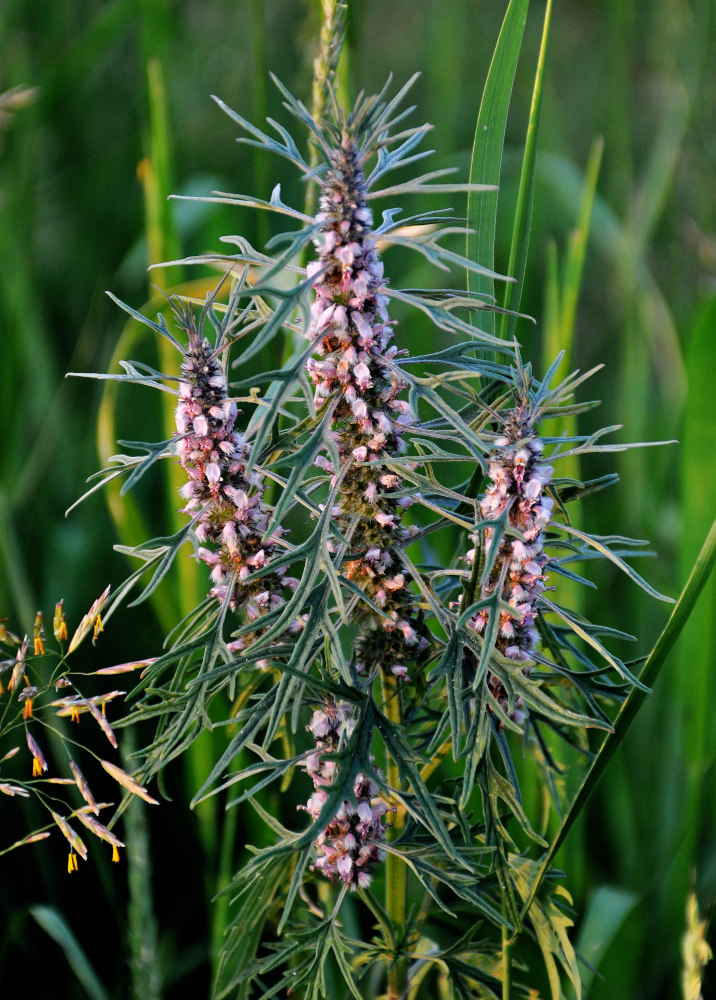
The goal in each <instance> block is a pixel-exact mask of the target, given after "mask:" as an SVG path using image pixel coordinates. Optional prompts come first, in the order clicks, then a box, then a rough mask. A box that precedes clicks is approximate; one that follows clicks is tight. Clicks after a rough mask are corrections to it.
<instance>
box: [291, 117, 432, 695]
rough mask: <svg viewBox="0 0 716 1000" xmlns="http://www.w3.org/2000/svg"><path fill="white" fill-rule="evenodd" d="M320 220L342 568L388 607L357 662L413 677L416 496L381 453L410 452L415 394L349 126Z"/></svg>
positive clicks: (369, 623)
mask: <svg viewBox="0 0 716 1000" xmlns="http://www.w3.org/2000/svg"><path fill="white" fill-rule="evenodd" d="M317 219H318V221H319V222H320V223H321V226H320V229H319V232H318V235H317V236H316V239H315V241H314V242H315V246H316V250H317V253H318V260H316V261H313V262H312V263H311V264H309V265H308V268H307V273H308V276H309V277H313V279H314V281H313V287H314V289H315V293H316V298H315V301H314V303H313V305H312V307H311V316H310V324H309V327H308V330H307V333H306V335H307V337H309V338H310V339H311V340H312V341H314V342H315V345H316V351H317V353H318V354H319V355H320V360H319V359H315V358H314V359H311V360H310V361H309V362H308V365H307V369H308V373H309V376H310V378H311V380H312V382H313V384H314V386H315V400H316V405H317V406H320V405H321V404H322V403H323V402H324V401H325V400H326V399H333V400H337V403H336V406H335V409H334V410H333V417H332V426H331V432H330V434H331V437H332V439H333V442H334V443H335V445H336V448H337V451H338V455H339V458H340V462H341V466H342V468H343V469H344V470H345V472H344V478H343V480H342V483H341V495H342V496H341V504H340V507H339V508H337V509H336V512H335V513H336V515H337V516H339V517H343V518H344V520H345V522H346V523H349V522H350V521H352V522H353V523H354V525H355V527H354V528H353V533H352V536H351V545H352V549H353V552H354V553H355V557H354V558H349V560H348V562H347V563H346V564H344V567H343V570H344V572H345V575H346V576H347V577H348V579H349V580H352V581H354V582H355V583H356V584H357V585H358V586H360V587H361V589H362V590H363V591H364V592H365V593H366V595H367V596H368V597H369V598H370V599H371V600H372V601H373V602H374V604H376V605H377V606H378V607H379V608H381V609H382V610H383V611H384V613H385V615H384V617H383V616H378V615H376V614H375V613H373V612H371V611H370V609H368V608H365V607H363V608H362V609H361V610H359V612H358V613H357V617H358V618H359V619H360V622H359V623H360V624H361V625H363V626H364V630H363V633H362V635H361V638H360V640H359V644H358V659H359V664H360V667H359V669H367V670H369V671H372V670H373V669H375V668H376V667H382V668H383V669H384V670H386V671H390V672H392V674H393V675H394V676H396V677H399V678H403V679H405V678H406V677H407V673H408V668H407V666H406V664H405V661H406V660H414V659H415V657H416V655H417V654H418V653H419V652H420V651H421V650H422V648H424V646H425V645H427V643H426V640H425V639H424V638H422V636H421V634H420V633H421V631H422V624H421V622H420V619H419V613H418V610H417V608H416V604H415V600H414V598H413V595H412V594H411V593H410V591H409V590H408V588H407V580H406V576H405V574H404V572H403V571H402V568H401V564H400V560H399V556H398V551H399V549H400V548H401V547H402V546H404V545H405V544H406V543H407V542H408V541H409V540H410V539H411V538H413V537H414V535H415V534H416V532H417V529H416V528H414V527H405V526H403V524H402V514H403V511H404V510H405V509H406V508H407V507H409V506H410V504H411V503H412V502H413V499H412V498H410V497H407V496H402V497H401V496H396V493H399V492H400V489H401V487H402V479H401V477H400V476H399V475H396V474H395V473H394V472H392V471H390V470H387V469H386V468H385V466H383V465H381V460H382V459H385V458H386V457H390V456H391V455H399V454H401V453H402V452H403V451H404V450H405V445H404V442H403V432H404V430H405V428H406V427H409V426H410V425H411V424H412V423H413V422H414V417H413V415H412V414H411V411H410V406H409V404H408V403H407V401H405V400H403V399H399V398H398V397H399V394H400V392H401V390H403V389H404V388H405V383H404V380H403V379H402V378H401V375H400V372H399V371H398V370H397V368H396V367H395V365H394V364H393V361H394V359H395V358H396V356H397V355H398V354H399V352H398V349H397V347H396V346H395V345H394V344H391V341H392V339H393V332H392V325H393V324H392V323H391V321H390V319H389V317H388V312H387V308H386V303H387V297H386V295H385V294H384V293H383V291H382V289H384V277H383V264H382V262H381V260H380V258H379V256H378V254H377V251H376V247H375V239H374V238H373V237H372V235H371V227H372V216H371V213H370V210H369V209H368V207H367V205H366V186H365V181H364V179H363V171H362V167H361V157H360V154H359V151H358V149H357V147H356V144H355V141H354V139H353V138H352V137H351V136H350V135H348V134H344V136H343V141H342V143H341V145H340V147H338V148H337V149H336V150H335V151H334V152H333V154H332V162H331V169H330V170H329V171H327V173H326V174H325V176H324V177H323V179H322V184H321V203H320V212H319V214H318V216H317ZM363 463H370V464H363ZM316 464H317V465H318V466H319V467H320V468H323V469H325V470H326V471H327V472H329V473H331V474H334V475H335V473H336V472H337V471H338V470H336V469H334V468H333V465H332V464H331V462H330V461H329V460H328V459H327V458H326V457H325V456H323V455H321V456H319V458H318V459H317V461H316Z"/></svg>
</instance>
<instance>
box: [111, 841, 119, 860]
mask: <svg viewBox="0 0 716 1000" xmlns="http://www.w3.org/2000/svg"><path fill="white" fill-rule="evenodd" d="M112 861H119V848H118V847H117V845H116V844H112Z"/></svg>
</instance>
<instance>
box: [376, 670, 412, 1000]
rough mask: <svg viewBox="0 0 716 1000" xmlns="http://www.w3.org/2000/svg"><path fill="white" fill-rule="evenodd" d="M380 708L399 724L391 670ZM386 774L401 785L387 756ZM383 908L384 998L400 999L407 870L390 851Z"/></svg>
mask: <svg viewBox="0 0 716 1000" xmlns="http://www.w3.org/2000/svg"><path fill="white" fill-rule="evenodd" d="M382 687H383V702H384V704H383V709H384V711H385V714H386V716H387V718H388V719H389V720H390V722H392V723H393V724H394V725H396V726H400V725H402V721H403V712H402V706H401V701H400V689H399V687H398V680H397V678H395V677H393V676H392V674H387V673H383V674H382ZM387 778H388V784H389V785H390V787H391V788H395V789H400V787H401V782H400V771H399V769H398V765H397V763H396V762H395V761H394V760H392V758H390V757H388V762H387ZM404 824H405V811H404V810H402V809H397V810H396V812H395V813H394V814H393V824H392V827H391V829H390V830H389V832H388V839H389V841H390V842H391V843H393V842H394V841H396V840H397V839H398V838H399V837H400V834H401V833H402V831H403V826H404ZM385 909H386V912H387V914H388V916H389V917H390V920H391V923H392V925H393V937H394V941H395V943H396V947H395V961H394V964H393V966H392V968H391V969H390V972H389V974H388V994H387V1000H401V998H403V997H405V996H406V995H407V988H408V959H407V956H406V955H405V954H399V953H398V952H399V949H400V946H401V942H402V941H403V935H404V930H405V920H406V916H407V910H408V880H407V871H406V868H405V865H404V864H403V862H402V860H401V859H400V858H399V857H398V856H397V855H395V854H393V853H390V854H388V857H387V859H386V864H385Z"/></svg>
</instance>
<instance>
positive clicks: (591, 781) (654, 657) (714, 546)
mask: <svg viewBox="0 0 716 1000" xmlns="http://www.w3.org/2000/svg"><path fill="white" fill-rule="evenodd" d="M715 562H716V521H714V522H713V524H712V525H711V530H710V531H709V534H708V536H707V538H706V541H705V542H704V544H703V547H702V549H701V552H700V553H699V557H698V559H697V560H696V562H695V564H694V567H693V569H692V570H691V575H690V576H689V579H688V580H687V581H686V585H685V586H684V589H683V590H682V592H681V596H680V597H679V600H678V601H677V603H676V605H675V607H674V610H673V611H672V613H671V616H670V618H669V620H668V622H667V623H666V626H665V628H664V630H663V632H662V633H661V635H660V636H659V638H658V640H657V642H656V645H655V646H654V648H653V649H652V651H651V653H650V654H649V657H648V658H647V660H646V663H645V664H644V667H643V669H642V671H641V673H640V674H639V680H640V682H641V683H642V684H643V685H644V686H645V687H651V686H652V685H653V683H654V681H655V680H656V678H657V676H658V674H659V671H660V670H661V668H662V667H663V665H664V663H665V661H666V659H667V657H668V655H669V653H670V652H671V650H672V647H673V645H674V643H675V642H676V640H677V639H678V638H679V635H680V634H681V631H682V629H683V628H684V626H685V625H686V622H687V621H688V619H689V615H690V614H691V612H692V610H693V607H694V604H695V603H696V601H697V599H698V597H699V595H700V594H701V592H702V590H703V589H704V586H705V584H706V582H707V580H708V578H709V574H710V573H711V570H712V569H713V566H714V563H715ZM646 697H647V694H646V692H645V691H644V690H642V689H641V688H634V689H633V690H632V691H631V692H630V694H629V696H628V697H627V699H626V701H625V702H624V704H623V705H622V707H621V710H620V711H619V714H618V716H617V718H616V721H615V723H614V731H613V732H611V733H609V734H608V735H607V737H606V739H605V740H604V742H603V743H602V745H601V747H600V749H599V753H598V754H597V756H596V757H595V758H594V761H593V763H592V766H591V767H590V769H589V771H588V772H587V775H586V777H585V778H584V781H583V782H582V784H581V786H580V788H579V791H578V792H577V795H576V796H575V798H574V801H573V802H572V804H571V806H570V807H569V810H568V812H567V813H566V814H565V817H564V819H563V820H562V823H561V825H560V827H559V830H558V831H557V835H556V836H555V838H554V840H553V841H552V843H551V844H550V847H549V850H548V851H547V853H546V855H545V857H544V859H543V861H542V864H541V866H540V871H539V875H538V877H537V878H536V879H535V882H534V884H533V886H532V890H531V892H530V895H529V898H528V899H527V900H526V902H525V905H524V908H523V916H524V915H525V914H526V913H527V911H528V910H529V908H530V905H531V904H532V900H533V899H534V897H535V894H536V892H537V889H538V887H539V884H540V882H541V880H542V878H543V876H544V874H545V873H546V872H547V870H548V869H549V866H550V864H551V862H552V860H553V858H554V856H555V854H556V853H557V851H558V850H559V848H560V846H561V845H562V842H563V841H564V838H565V837H566V836H567V834H568V833H569V831H570V829H571V828H572V826H573V825H574V822H575V820H576V819H577V817H578V816H579V814H580V813H581V811H582V809H583V808H584V806H585V805H586V804H587V801H588V800H589V797H590V796H591V794H592V792H593V791H594V789H595V788H596V787H597V785H598V783H599V781H600V779H601V777H602V775H603V774H604V772H605V770H606V769H607V766H608V765H609V762H610V760H611V759H612V757H613V756H614V754H615V753H616V751H617V749H618V748H619V745H620V744H621V742H622V741H623V739H624V737H625V735H626V733H627V730H628V729H629V727H630V726H631V724H632V722H633V721H634V717H635V715H636V713H637V712H638V710H639V709H640V708H641V705H642V704H643V702H644V700H645V698H646Z"/></svg>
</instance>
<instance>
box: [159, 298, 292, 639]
mask: <svg viewBox="0 0 716 1000" xmlns="http://www.w3.org/2000/svg"><path fill="white" fill-rule="evenodd" d="M182 322H183V324H184V325H185V328H186V332H187V334H188V337H189V342H188V346H187V348H186V350H185V352H184V356H183V360H182V365H181V376H182V378H181V382H180V387H179V388H180V399H179V404H178V406H177V410H176V427H177V442H176V449H177V454H178V456H179V461H180V462H181V465H182V467H183V468H184V470H185V472H186V474H187V478H188V482H187V483H186V485H185V486H184V487H182V490H181V495H182V497H183V498H184V499H185V500H186V501H187V503H186V506H185V507H184V510H183V513H186V514H189V515H191V516H192V517H196V518H197V520H196V529H195V530H196V535H197V538H198V539H199V541H200V542H205V543H208V544H207V545H202V546H200V548H199V557H200V558H201V559H202V560H203V561H204V562H205V563H206V564H207V566H209V567H210V568H211V579H212V581H213V584H214V586H213V587H212V589H211V595H212V596H213V597H215V598H216V599H217V600H219V601H223V600H226V599H227V598H228V601H229V606H230V607H231V609H232V610H236V609H237V608H239V607H243V608H244V609H245V611H246V614H247V616H248V618H249V620H250V621H253V620H255V619H256V618H258V617H259V616H261V615H263V614H266V612H267V611H270V610H271V609H272V608H275V607H278V606H279V605H281V604H283V603H284V600H285V597H284V594H285V591H286V588H289V589H290V588H292V587H295V584H296V581H295V580H293V579H291V578H289V577H286V575H285V573H286V569H285V567H280V568H278V569H276V570H274V571H272V572H270V573H267V574H265V575H264V576H262V577H260V578H259V579H258V580H250V579H249V577H250V576H251V574H252V573H253V572H255V571H257V570H260V569H262V568H263V567H264V566H265V565H266V564H267V562H269V560H270V559H271V556H272V554H273V552H274V549H275V547H276V543H277V540H278V538H279V537H280V534H281V529H280V528H277V529H276V531H275V532H274V534H273V535H272V536H271V537H270V538H268V539H266V538H265V537H264V536H265V533H266V529H267V527H268V523H269V511H268V509H267V507H266V506H265V504H264V503H263V502H262V495H263V490H264V484H263V477H262V476H261V474H260V473H258V472H251V473H249V474H248V475H246V467H247V464H248V462H249V458H250V454H251V449H250V445H249V443H248V442H247V441H246V440H245V438H244V437H243V435H241V434H240V433H238V432H237V431H236V430H234V423H235V420H236V417H237V414H238V412H239V411H238V409H237V407H236V403H235V402H233V400H231V399H230V398H229V394H228V387H227V382H226V376H225V374H224V372H223V370H222V367H221V365H220V364H219V361H218V360H217V358H216V351H215V350H213V349H212V347H211V344H210V343H209V341H208V340H206V338H204V337H202V336H201V334H200V333H199V332H197V330H196V326H195V322H194V317H193V315H192V314H191V313H186V314H183V315H182Z"/></svg>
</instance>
